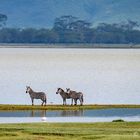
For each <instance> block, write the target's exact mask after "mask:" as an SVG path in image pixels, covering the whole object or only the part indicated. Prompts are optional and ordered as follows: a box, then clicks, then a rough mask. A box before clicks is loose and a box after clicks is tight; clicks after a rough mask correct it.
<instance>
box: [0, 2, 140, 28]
mask: <svg viewBox="0 0 140 140" xmlns="http://www.w3.org/2000/svg"><path fill="white" fill-rule="evenodd" d="M0 13H2V14H6V15H7V16H8V21H7V27H21V28H24V27H36V28H40V27H46V28H48V27H52V26H53V23H54V19H55V18H56V17H60V16H62V15H73V16H76V17H79V18H80V19H84V20H87V21H89V22H91V23H93V25H96V24H97V23H100V22H106V23H112V22H121V21H126V20H127V19H130V20H134V21H138V22H140V16H139V13H140V0H0Z"/></svg>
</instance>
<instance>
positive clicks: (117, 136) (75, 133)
mask: <svg viewBox="0 0 140 140" xmlns="http://www.w3.org/2000/svg"><path fill="white" fill-rule="evenodd" d="M9 139H10V140H46V139H47V140H71V139H72V140H139V139H140V122H116V123H115V122H109V123H108V122H106V123H23V124H0V140H9Z"/></svg>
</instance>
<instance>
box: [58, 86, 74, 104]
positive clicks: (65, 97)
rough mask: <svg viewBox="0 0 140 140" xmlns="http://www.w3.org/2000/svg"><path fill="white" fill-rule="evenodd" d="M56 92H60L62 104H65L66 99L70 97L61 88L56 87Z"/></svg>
mask: <svg viewBox="0 0 140 140" xmlns="http://www.w3.org/2000/svg"><path fill="white" fill-rule="evenodd" d="M56 94H60V95H61V97H62V99H63V105H66V99H70V98H71V97H70V96H69V94H68V93H67V92H65V91H64V90H63V89H62V88H58V89H57V91H56Z"/></svg>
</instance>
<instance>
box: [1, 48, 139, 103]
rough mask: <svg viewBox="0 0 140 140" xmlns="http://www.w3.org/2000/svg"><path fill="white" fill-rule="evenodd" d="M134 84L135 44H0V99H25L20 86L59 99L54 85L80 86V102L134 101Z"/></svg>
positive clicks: (136, 66)
mask: <svg viewBox="0 0 140 140" xmlns="http://www.w3.org/2000/svg"><path fill="white" fill-rule="evenodd" d="M139 83H140V49H43V48H42V49H37V48H30V49H29V48H21V49H19V48H7V49H6V48H0V97H1V98H0V104H31V101H30V97H29V95H28V94H26V93H25V87H26V85H30V86H31V87H32V88H33V89H34V90H35V91H44V92H46V93H47V97H48V104H50V103H51V104H61V103H62V99H61V97H60V96H59V95H56V88H58V87H62V88H64V89H65V88H67V87H69V88H71V89H73V90H77V91H82V92H83V93H84V103H85V104H140V85H139ZM40 103H41V102H40V101H37V100H36V101H35V104H40ZM67 103H68V104H70V100H68V101H67Z"/></svg>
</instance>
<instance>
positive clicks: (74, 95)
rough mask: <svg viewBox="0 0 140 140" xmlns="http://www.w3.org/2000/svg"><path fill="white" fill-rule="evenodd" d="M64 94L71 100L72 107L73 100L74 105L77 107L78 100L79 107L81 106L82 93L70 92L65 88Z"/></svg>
mask: <svg viewBox="0 0 140 140" xmlns="http://www.w3.org/2000/svg"><path fill="white" fill-rule="evenodd" d="M66 92H67V93H68V94H69V96H70V97H71V98H72V103H71V105H73V100H74V102H75V104H74V105H77V100H78V99H79V101H80V105H83V101H84V99H83V93H82V92H77V91H72V90H70V88H66Z"/></svg>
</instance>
